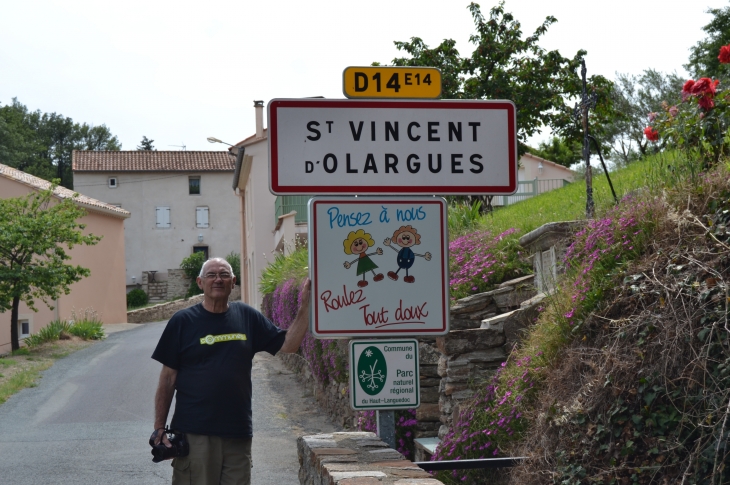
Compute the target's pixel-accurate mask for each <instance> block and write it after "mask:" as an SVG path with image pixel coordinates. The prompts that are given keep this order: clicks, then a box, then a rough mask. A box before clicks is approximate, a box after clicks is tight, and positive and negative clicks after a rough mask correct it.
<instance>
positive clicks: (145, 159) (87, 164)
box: [72, 150, 236, 172]
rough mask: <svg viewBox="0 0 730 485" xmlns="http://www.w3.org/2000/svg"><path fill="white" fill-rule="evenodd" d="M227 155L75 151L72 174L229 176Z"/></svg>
mask: <svg viewBox="0 0 730 485" xmlns="http://www.w3.org/2000/svg"><path fill="white" fill-rule="evenodd" d="M235 163H236V159H235V158H234V157H232V156H230V155H229V154H228V151H215V152H194V151H184V152H183V151H146V150H139V151H137V150H135V151H78V150H74V152H73V155H72V167H73V171H74V172H233V169H234V165H235Z"/></svg>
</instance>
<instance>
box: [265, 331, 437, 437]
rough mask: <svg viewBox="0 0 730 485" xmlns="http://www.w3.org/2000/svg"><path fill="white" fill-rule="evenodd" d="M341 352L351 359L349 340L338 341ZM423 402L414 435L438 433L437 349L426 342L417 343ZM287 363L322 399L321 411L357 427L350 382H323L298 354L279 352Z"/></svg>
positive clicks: (341, 422) (417, 415) (341, 424)
mask: <svg viewBox="0 0 730 485" xmlns="http://www.w3.org/2000/svg"><path fill="white" fill-rule="evenodd" d="M337 345H338V347H339V351H340V352H341V353H342V355H345V356H347V359H348V362H349V358H350V354H349V351H350V346H349V340H347V339H341V340H337ZM418 354H419V375H420V388H421V405H420V406H419V407H418V408H417V409H416V419H417V420H418V424H417V425H416V429H415V431H414V437H415V438H422V437H428V436H435V435H436V433H437V432H438V429H439V426H440V425H441V412H440V410H439V385H440V383H441V379H440V377H439V375H438V362H439V357H440V354H439V352H438V350H437V349H436V348H435V347H433V346H431V345H429V344H427V343H424V342H420V343H419V345H418ZM278 355H279V357H280V358H281V360H282V361H283V362H284V364H285V365H286V366H287V367H288V368H289V369H291V370H292V371H294V372H295V373H296V374H297V377H298V379H299V381H300V382H302V383H303V384H304V386H305V387H306V388H307V389H310V390H311V391H312V393H313V394H314V397H315V398H316V399H317V401H318V402H319V405H320V407H321V409H322V411H324V412H326V413H327V415H328V416H329V418H330V419H331V420H332V421H333V422H335V423H337V424H339V425H340V426H342V427H343V428H351V429H352V428H355V427H357V422H356V419H357V413H356V412H355V411H354V410H353V409H352V407H351V406H350V395H349V385H348V383H346V382H344V383H337V382H327V383H321V382H319V380H317V379H316V378H315V377H314V375H313V374H312V371H311V369H310V368H309V363H308V362H307V361H306V360H305V359H304V357H302V356H301V355H299V354H278Z"/></svg>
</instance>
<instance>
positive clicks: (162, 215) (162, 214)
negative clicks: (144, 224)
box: [156, 207, 170, 229]
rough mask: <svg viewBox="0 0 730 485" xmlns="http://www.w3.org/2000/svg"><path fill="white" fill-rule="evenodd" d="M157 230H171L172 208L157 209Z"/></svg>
mask: <svg viewBox="0 0 730 485" xmlns="http://www.w3.org/2000/svg"><path fill="white" fill-rule="evenodd" d="M156 218H157V228H158V229H169V228H170V208H169V207H157V208H156Z"/></svg>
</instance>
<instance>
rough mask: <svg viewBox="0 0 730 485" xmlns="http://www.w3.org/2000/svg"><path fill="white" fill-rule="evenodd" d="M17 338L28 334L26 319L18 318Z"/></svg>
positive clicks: (28, 328)
mask: <svg viewBox="0 0 730 485" xmlns="http://www.w3.org/2000/svg"><path fill="white" fill-rule="evenodd" d="M18 334H19V338H25V337H29V336H30V322H29V321H28V320H18Z"/></svg>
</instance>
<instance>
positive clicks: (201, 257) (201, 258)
mask: <svg viewBox="0 0 730 485" xmlns="http://www.w3.org/2000/svg"><path fill="white" fill-rule="evenodd" d="M203 263H205V253H203V252H200V251H198V252H197V253H193V254H191V255H190V256H188V257H187V258H184V259H183V260H182V263H180V269H182V270H183V271H185V276H187V277H188V278H190V287H188V293H187V294H186V295H185V298H190V297H191V296H195V295H199V294H201V293H202V292H203V290H201V289H200V287H199V286H198V283H197V282H196V281H195V280H196V278H197V277H198V275H199V274H200V270H201V269H202V268H203Z"/></svg>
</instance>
